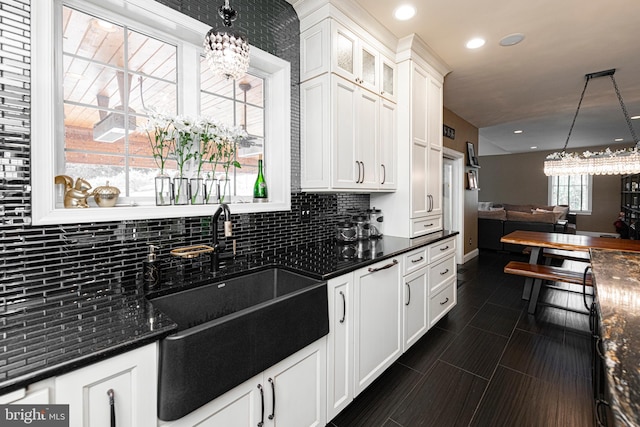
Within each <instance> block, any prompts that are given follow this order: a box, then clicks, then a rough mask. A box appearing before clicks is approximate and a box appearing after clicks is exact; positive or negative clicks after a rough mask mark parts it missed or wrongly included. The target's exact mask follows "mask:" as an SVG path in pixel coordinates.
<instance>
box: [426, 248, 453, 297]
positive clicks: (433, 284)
mask: <svg viewBox="0 0 640 427" xmlns="http://www.w3.org/2000/svg"><path fill="white" fill-rule="evenodd" d="M455 275H456V263H455V257H453V256H450V257H448V258H445V259H443V260H441V261H439V262H438V263H436V264H432V265H430V266H429V290H430V293H431V295H433V294H435V293H438V292H439V291H440V289H442V288H443V287H444V286H446V283H445V282H448V281H449V280H451V279H452V278H455Z"/></svg>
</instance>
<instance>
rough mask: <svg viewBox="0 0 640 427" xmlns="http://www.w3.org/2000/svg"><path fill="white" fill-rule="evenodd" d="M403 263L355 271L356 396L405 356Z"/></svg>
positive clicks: (388, 262)
mask: <svg viewBox="0 0 640 427" xmlns="http://www.w3.org/2000/svg"><path fill="white" fill-rule="evenodd" d="M400 264H401V263H400V261H398V260H396V259H387V260H384V261H381V262H378V263H375V264H372V265H371V266H369V267H366V268H362V269H360V270H356V271H355V272H354V314H355V319H354V374H355V382H354V396H357V395H358V394H359V393H360V392H362V391H363V390H364V389H365V388H366V387H367V386H368V385H369V384H371V383H372V382H373V380H375V379H376V378H377V377H378V376H379V375H380V374H381V373H382V372H383V371H384V370H385V369H387V368H388V367H389V366H391V364H392V363H393V362H394V361H395V360H396V359H397V358H398V357H399V356H400V354H401V353H402V340H401V334H402V311H401V307H402V303H401V293H402V292H401V287H400V283H401V282H400V279H401V273H402V268H401V265H400Z"/></svg>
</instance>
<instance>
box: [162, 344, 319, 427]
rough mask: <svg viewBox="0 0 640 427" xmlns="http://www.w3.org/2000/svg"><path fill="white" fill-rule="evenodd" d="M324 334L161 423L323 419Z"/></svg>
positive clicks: (284, 423) (298, 425) (293, 423)
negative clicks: (249, 376) (240, 381)
mask: <svg viewBox="0 0 640 427" xmlns="http://www.w3.org/2000/svg"><path fill="white" fill-rule="evenodd" d="M326 367H327V362H326V339H325V338H321V339H320V340H318V341H316V342H314V343H312V344H310V345H308V346H307V347H305V348H303V349H302V350H300V351H298V352H296V353H295V354H293V355H291V356H289V357H287V358H286V359H284V360H282V361H281V362H279V363H277V364H275V365H274V366H272V367H270V368H269V369H267V370H265V371H264V372H262V373H260V374H258V375H256V376H255V377H253V378H251V379H250V380H247V381H245V382H244V383H242V384H240V385H238V386H237V387H234V388H233V389H232V390H230V391H228V392H226V393H225V394H223V395H222V396H220V397H218V398H216V399H215V400H213V401H211V402H209V403H207V404H205V405H203V406H201V407H200V408H198V409H196V410H195V411H193V412H191V413H189V414H187V415H186V416H184V417H182V418H180V419H179V420H175V421H170V422H163V421H160V422H159V425H160V426H161V427H193V426H198V427H249V426H264V427H268V426H273V427H276V426H277V427H312V426H314V427H317V426H324V425H325V424H326V388H325V387H326V372H327V371H326Z"/></svg>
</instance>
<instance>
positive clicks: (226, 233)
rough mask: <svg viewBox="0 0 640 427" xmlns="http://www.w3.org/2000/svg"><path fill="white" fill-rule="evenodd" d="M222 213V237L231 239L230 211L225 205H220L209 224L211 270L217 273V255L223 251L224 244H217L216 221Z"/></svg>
mask: <svg viewBox="0 0 640 427" xmlns="http://www.w3.org/2000/svg"><path fill="white" fill-rule="evenodd" d="M222 213H224V237H231V236H232V235H233V233H232V228H231V211H230V210H229V206H227V204H226V203H220V206H218V209H217V210H216V212H215V213H214V214H213V220H212V224H211V234H213V252H211V269H212V270H213V271H218V269H219V267H220V266H219V260H220V257H219V253H220V252H222V251H224V248H225V246H226V244H225V243H224V242H218V220H219V219H220V215H221V214H222Z"/></svg>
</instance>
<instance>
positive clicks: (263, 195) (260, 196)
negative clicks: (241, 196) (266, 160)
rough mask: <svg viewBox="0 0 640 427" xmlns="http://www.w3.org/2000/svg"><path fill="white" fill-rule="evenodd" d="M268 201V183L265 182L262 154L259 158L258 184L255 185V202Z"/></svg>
mask: <svg viewBox="0 0 640 427" xmlns="http://www.w3.org/2000/svg"><path fill="white" fill-rule="evenodd" d="M268 201H269V195H268V193H267V181H265V179H264V175H263V173H262V154H260V156H258V177H257V178H256V183H255V184H253V202H254V203H264V202H268Z"/></svg>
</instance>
